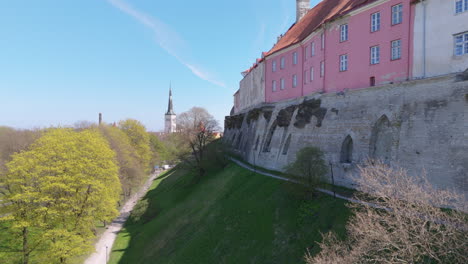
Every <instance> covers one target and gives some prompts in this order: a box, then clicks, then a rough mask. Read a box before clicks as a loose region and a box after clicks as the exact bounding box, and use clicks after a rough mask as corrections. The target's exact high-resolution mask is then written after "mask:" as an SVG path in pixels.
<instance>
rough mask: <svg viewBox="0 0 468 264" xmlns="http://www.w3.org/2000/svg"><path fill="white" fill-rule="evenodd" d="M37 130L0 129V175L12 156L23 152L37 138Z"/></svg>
mask: <svg viewBox="0 0 468 264" xmlns="http://www.w3.org/2000/svg"><path fill="white" fill-rule="evenodd" d="M40 134H41V131H39V130H16V129H13V128H10V127H0V173H1V172H2V171H3V170H4V169H5V167H4V165H5V163H6V162H8V161H9V160H10V157H11V155H12V154H14V153H16V152H20V151H22V150H25V149H26V148H27V147H28V146H29V145H30V144H31V143H33V142H34V141H35V140H36V139H37V138H39V136H40Z"/></svg>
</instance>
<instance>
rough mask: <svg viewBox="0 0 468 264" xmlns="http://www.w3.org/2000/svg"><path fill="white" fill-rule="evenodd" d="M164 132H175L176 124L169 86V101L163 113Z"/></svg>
mask: <svg viewBox="0 0 468 264" xmlns="http://www.w3.org/2000/svg"><path fill="white" fill-rule="evenodd" d="M164 118H165V119H164V132H165V133H174V132H176V128H177V124H176V118H177V115H176V113H175V112H174V107H173V105H172V89H171V88H169V103H168V106H167V112H166V114H165V115H164Z"/></svg>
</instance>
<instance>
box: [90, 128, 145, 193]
mask: <svg viewBox="0 0 468 264" xmlns="http://www.w3.org/2000/svg"><path fill="white" fill-rule="evenodd" d="M99 129H100V131H101V133H102V134H103V135H104V137H105V138H106V139H107V141H108V142H109V144H110V147H111V148H112V149H113V150H114V151H115V153H116V157H117V163H118V165H119V179H120V183H121V185H122V190H123V195H124V200H126V199H128V198H129V197H130V196H131V194H132V192H133V190H135V189H136V188H137V187H138V186H140V185H141V184H142V182H143V181H144V179H145V171H144V167H143V164H142V161H140V160H139V157H140V156H139V155H138V153H137V152H136V149H135V148H134V147H133V146H132V143H131V141H130V138H129V137H128V136H127V134H125V132H123V131H122V130H120V129H119V128H117V127H112V126H107V125H101V126H99Z"/></svg>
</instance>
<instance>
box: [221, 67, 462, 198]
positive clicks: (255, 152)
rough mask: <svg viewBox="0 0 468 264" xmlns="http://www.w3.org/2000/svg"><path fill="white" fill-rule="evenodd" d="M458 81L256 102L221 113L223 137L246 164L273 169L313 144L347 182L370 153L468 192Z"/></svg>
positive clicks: (342, 182)
mask: <svg viewBox="0 0 468 264" xmlns="http://www.w3.org/2000/svg"><path fill="white" fill-rule="evenodd" d="M465 78H466V76H465ZM461 79H462V78H460V77H456V76H454V75H450V76H445V77H439V78H432V79H426V80H418V81H409V82H404V83H400V84H391V85H385V86H381V87H371V88H368V89H362V90H354V91H349V92H341V93H337V94H335V93H333V94H312V95H309V96H306V97H301V98H297V99H293V100H289V101H283V102H279V103H270V104H261V105H257V106H256V107H251V108H250V109H246V110H244V111H242V112H241V113H238V114H236V115H234V116H229V117H226V120H225V134H224V138H225V140H227V141H228V142H230V143H231V144H232V146H233V148H234V149H236V151H238V152H239V154H240V155H242V156H243V157H244V158H245V159H246V160H248V161H249V162H250V163H252V164H256V165H259V166H262V167H265V168H268V169H272V170H279V171H282V170H283V168H284V167H285V166H286V165H287V164H288V163H290V162H292V161H293V160H294V159H295V155H296V153H297V152H298V151H299V150H300V149H302V148H303V147H306V146H316V147H319V148H320V149H321V150H322V151H324V153H325V159H326V161H327V163H328V162H331V164H332V167H333V172H334V176H335V181H336V183H337V184H339V185H342V186H346V187H351V188H352V187H353V180H352V178H353V177H352V176H353V175H354V176H357V175H358V170H357V165H359V164H362V163H363V162H364V161H365V160H367V159H368V158H375V159H381V160H384V161H386V162H388V163H390V164H393V165H398V166H401V167H403V168H405V169H407V170H408V171H409V173H411V174H415V173H422V172H425V173H426V174H427V176H428V178H429V180H430V181H431V182H432V183H433V184H435V185H436V186H438V187H441V188H447V187H448V188H455V189H457V190H458V191H461V192H463V193H465V194H468V81H466V79H465V80H464V81H461Z"/></svg>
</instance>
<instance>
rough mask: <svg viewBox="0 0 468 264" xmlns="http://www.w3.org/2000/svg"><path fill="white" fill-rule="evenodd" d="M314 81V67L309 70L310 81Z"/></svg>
mask: <svg viewBox="0 0 468 264" xmlns="http://www.w3.org/2000/svg"><path fill="white" fill-rule="evenodd" d="M313 80H314V67H312V68H310V81H313Z"/></svg>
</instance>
